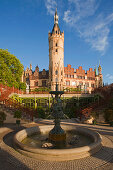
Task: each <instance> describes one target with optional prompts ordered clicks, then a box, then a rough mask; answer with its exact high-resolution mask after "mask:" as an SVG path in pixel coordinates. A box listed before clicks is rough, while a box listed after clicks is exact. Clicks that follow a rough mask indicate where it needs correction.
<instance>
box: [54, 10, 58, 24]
mask: <svg viewBox="0 0 113 170" xmlns="http://www.w3.org/2000/svg"><path fill="white" fill-rule="evenodd" d="M54 24H58V15H57V8H56V11H55V16H54Z"/></svg>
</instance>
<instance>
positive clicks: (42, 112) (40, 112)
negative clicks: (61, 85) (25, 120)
mask: <svg viewBox="0 0 113 170" xmlns="http://www.w3.org/2000/svg"><path fill="white" fill-rule="evenodd" d="M35 117H36V118H42V119H45V118H46V114H45V110H44V109H43V107H42V106H38V107H37V113H35Z"/></svg>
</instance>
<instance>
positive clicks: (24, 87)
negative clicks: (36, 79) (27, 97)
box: [19, 82, 26, 91]
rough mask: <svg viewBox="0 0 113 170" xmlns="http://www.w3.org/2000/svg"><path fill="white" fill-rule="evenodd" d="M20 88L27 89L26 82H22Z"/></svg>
mask: <svg viewBox="0 0 113 170" xmlns="http://www.w3.org/2000/svg"><path fill="white" fill-rule="evenodd" d="M19 88H20V89H22V90H24V91H25V90H26V84H25V83H23V82H21V83H20V86H19Z"/></svg>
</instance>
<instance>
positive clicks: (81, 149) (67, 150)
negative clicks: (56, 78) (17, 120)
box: [14, 83, 102, 161]
mask: <svg viewBox="0 0 113 170" xmlns="http://www.w3.org/2000/svg"><path fill="white" fill-rule="evenodd" d="M63 93H64V92H63V91H58V84H57V83H56V91H50V94H51V96H52V98H53V106H52V116H53V118H54V126H53V125H45V126H39V127H38V126H37V127H31V128H27V129H24V130H21V131H19V132H18V133H17V134H16V135H15V137H14V146H15V148H16V150H17V151H19V152H20V153H22V154H24V155H27V156H29V157H33V158H36V159H39V160H48V161H66V160H73V159H80V158H84V157H87V156H89V155H92V154H94V153H96V152H98V151H99V150H100V148H101V146H102V144H101V142H102V139H101V136H100V135H99V134H98V133H97V132H95V131H92V130H89V129H86V128H81V127H80V125H76V126H75V124H74V125H73V124H70V125H62V127H63V128H62V127H61V125H60V121H61V118H63V117H64V114H63V109H62V102H61V95H62V94H63Z"/></svg>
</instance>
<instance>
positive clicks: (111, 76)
mask: <svg viewBox="0 0 113 170" xmlns="http://www.w3.org/2000/svg"><path fill="white" fill-rule="evenodd" d="M105 77H106V78H108V79H109V80H113V75H111V74H107V75H106V76H105Z"/></svg>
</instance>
